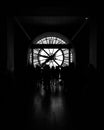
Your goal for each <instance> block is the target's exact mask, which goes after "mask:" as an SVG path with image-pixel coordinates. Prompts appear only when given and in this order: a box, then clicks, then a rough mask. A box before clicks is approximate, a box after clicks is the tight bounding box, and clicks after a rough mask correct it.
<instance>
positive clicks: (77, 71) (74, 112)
mask: <svg viewBox="0 0 104 130" xmlns="http://www.w3.org/2000/svg"><path fill="white" fill-rule="evenodd" d="M44 7H45V6H43V7H42V8H41V10H42V11H38V7H37V8H36V9H34V8H31V10H30V11H32V14H33V12H34V15H33V16H31V14H30V15H28V16H25V15H23V16H21V15H14V16H3V17H2V20H1V24H0V27H1V30H0V35H1V45H0V46H1V47H0V82H1V85H0V94H1V100H0V101H1V104H2V105H1V109H2V110H1V113H0V114H1V119H2V122H1V127H2V128H5V129H7V128H10V129H14V130H15V129H26V130H34V129H36V130H38V129H46V130H53V129H62V130H79V129H81V130H88V129H93V127H95V126H96V125H97V124H96V123H95V122H97V120H98V119H97V117H96V116H97V115H96V114H95V113H96V101H97V100H96V98H97V97H96V95H97V94H96V93H97V87H96V86H99V83H101V81H102V77H101V73H102V72H103V71H102V70H103V55H102V53H101V52H103V49H102V40H101V36H102V35H100V34H101V26H100V24H99V26H98V17H97V16H93V15H91V16H90V13H89V12H87V11H88V9H87V10H86V11H85V9H84V10H83V9H81V11H80V9H79V10H77V12H76V11H75V9H74V8H70V9H69V7H68V6H65V7H64V8H59V10H58V8H56V7H54V11H51V8H52V7H51V8H49V7H48V8H45V10H44ZM39 9H40V8H39ZM73 10H74V12H73ZM82 10H83V13H82ZM24 12H25V9H24V11H23V13H24ZM26 12H27V11H26ZM71 12H72V13H71ZM78 13H79V14H78ZM20 14H22V12H21V11H20ZM76 15H78V16H76ZM45 32H58V33H60V34H62V35H64V36H66V37H67V38H68V39H69V40H70V41H71V43H72V44H71V46H67V48H68V49H69V50H70V47H73V48H74V49H75V55H76V59H75V64H73V63H72V64H69V66H67V67H62V66H61V70H60V69H59V68H58V69H56V70H55V69H53V70H52V69H43V68H42V69H40V68H41V67H40V68H39V69H35V68H34V67H33V66H29V65H28V64H27V55H28V49H29V47H30V46H31V44H32V42H33V40H34V39H35V38H36V37H37V36H39V35H41V34H43V33H45ZM97 32H99V33H97ZM57 47H59V46H57ZM59 48H60V47H59ZM41 54H42V53H40V56H41ZM51 58H53V57H52V56H51ZM69 60H70V58H69ZM48 61H49V59H48V60H46V62H48ZM95 120H96V121H95Z"/></svg>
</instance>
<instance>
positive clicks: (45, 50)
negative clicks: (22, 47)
mask: <svg viewBox="0 0 104 130" xmlns="http://www.w3.org/2000/svg"><path fill="white" fill-rule="evenodd" d="M32 44H34V47H32V48H31V47H30V48H29V53H28V61H29V64H32V65H33V66H34V67H37V66H40V67H44V66H45V65H48V66H49V67H50V68H52V67H57V66H59V67H65V66H69V64H70V62H72V53H69V48H68V45H69V40H67V39H66V38H65V37H64V36H62V35H59V34H55V33H54V34H53V33H45V34H43V35H41V36H39V37H37V38H36V39H35V40H34V41H33V42H32ZM38 45H39V46H38ZM44 45H45V46H44ZM66 45H67V46H66ZM37 46H38V47H37ZM69 55H70V56H69Z"/></svg>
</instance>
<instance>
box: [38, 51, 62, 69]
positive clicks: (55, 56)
mask: <svg viewBox="0 0 104 130" xmlns="http://www.w3.org/2000/svg"><path fill="white" fill-rule="evenodd" d="M38 60H39V64H40V66H44V65H49V66H50V67H52V66H53V67H56V66H61V65H62V64H63V62H64V54H63V51H62V50H61V49H40V51H39V56H38Z"/></svg>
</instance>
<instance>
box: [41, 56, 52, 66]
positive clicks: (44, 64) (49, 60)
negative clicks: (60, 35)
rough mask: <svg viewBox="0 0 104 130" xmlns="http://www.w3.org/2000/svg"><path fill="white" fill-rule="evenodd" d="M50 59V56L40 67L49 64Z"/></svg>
mask: <svg viewBox="0 0 104 130" xmlns="http://www.w3.org/2000/svg"><path fill="white" fill-rule="evenodd" d="M51 59H52V56H50V57H49V58H48V59H46V61H45V62H44V63H43V64H42V67H43V66H44V65H45V64H46V63H47V62H49V61H50V60H51Z"/></svg>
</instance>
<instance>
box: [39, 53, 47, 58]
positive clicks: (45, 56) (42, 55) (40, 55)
mask: <svg viewBox="0 0 104 130" xmlns="http://www.w3.org/2000/svg"><path fill="white" fill-rule="evenodd" d="M38 55H39V56H41V57H45V58H48V56H45V55H41V54H38Z"/></svg>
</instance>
